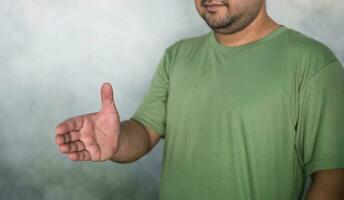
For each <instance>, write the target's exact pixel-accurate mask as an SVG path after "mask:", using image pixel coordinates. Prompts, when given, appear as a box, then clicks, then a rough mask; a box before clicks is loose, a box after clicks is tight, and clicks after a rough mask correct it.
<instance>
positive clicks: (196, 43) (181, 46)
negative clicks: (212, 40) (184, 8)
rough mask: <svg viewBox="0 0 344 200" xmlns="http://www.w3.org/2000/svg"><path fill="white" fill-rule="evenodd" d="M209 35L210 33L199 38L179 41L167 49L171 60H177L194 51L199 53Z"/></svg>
mask: <svg viewBox="0 0 344 200" xmlns="http://www.w3.org/2000/svg"><path fill="white" fill-rule="evenodd" d="M208 35H209V33H206V34H202V35H199V36H193V37H186V38H182V39H179V40H177V41H176V42H174V43H173V44H172V45H170V46H168V47H167V48H166V53H167V54H168V55H169V57H171V58H175V57H177V56H179V55H187V54H190V53H192V52H193V51H197V50H198V49H200V47H201V46H202V45H204V44H205V42H206V40H207V38H208Z"/></svg>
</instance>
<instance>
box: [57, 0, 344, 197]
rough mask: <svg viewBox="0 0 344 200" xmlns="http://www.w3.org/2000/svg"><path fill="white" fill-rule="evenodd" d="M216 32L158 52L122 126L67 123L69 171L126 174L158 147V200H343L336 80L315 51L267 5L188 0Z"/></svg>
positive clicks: (60, 134) (341, 113)
mask: <svg viewBox="0 0 344 200" xmlns="http://www.w3.org/2000/svg"><path fill="white" fill-rule="evenodd" d="M195 5H196V7H197V11H198V12H199V14H200V15H201V17H202V18H203V19H204V20H205V21H206V23H207V24H208V25H209V27H210V28H211V29H212V30H213V31H211V32H209V33H208V34H206V35H202V36H198V37H193V38H186V39H183V40H180V41H178V42H176V43H175V44H173V45H171V46H170V47H169V48H167V49H166V51H165V54H164V57H163V58H162V60H161V62H160V64H159V66H158V67H157V71H156V73H155V75H154V77H153V80H152V82H151V86H150V88H149V91H148V93H147V94H146V96H145V97H144V100H143V102H142V103H141V105H140V107H139V108H138V110H137V111H136V113H135V114H134V115H133V116H132V117H131V119H129V120H126V121H122V122H120V119H119V114H118V113H117V110H116V107H115V105H114V101H113V94H112V87H111V85H110V84H109V83H105V84H104V85H103V86H102V88H101V99H102V107H101V110H100V112H97V113H93V114H87V115H83V116H78V117H73V118H71V119H68V120H66V121H64V122H62V123H61V124H59V125H58V126H57V128H56V134H57V135H56V143H57V144H58V145H59V149H60V151H61V152H63V153H66V154H67V155H68V157H69V158H70V159H71V160H79V161H80V160H90V161H106V160H112V161H115V162H118V163H125V162H133V161H135V160H137V159H139V158H141V157H142V156H144V155H145V154H146V153H148V152H149V151H150V150H151V149H152V148H153V147H154V146H155V145H156V144H157V142H158V141H159V140H160V138H164V139H165V146H164V154H163V171H162V177H161V188H160V199H161V200H181V199H183V200H184V199H185V200H194V199H195V200H203V199H204V200H210V199H212V200H213V199H214V200H217V199H219V200H222V199H235V200H237V199H264V200H267V199H273V200H284V199H288V200H292V199H300V198H301V196H302V192H303V188H304V183H305V179H306V178H307V176H311V178H312V184H311V186H310V189H309V191H308V193H307V197H306V199H308V200H325V199H326V200H332V199H333V200H334V199H344V192H343V191H344V170H343V168H344V154H342V152H341V146H342V145H343V144H344V70H343V68H342V66H341V64H340V63H339V61H338V59H337V58H336V57H335V55H334V54H333V53H332V52H331V51H330V50H329V49H328V48H327V47H326V46H325V45H323V44H322V43H320V42H318V41H315V40H313V39H311V38H309V37H307V36H305V35H303V34H301V33H299V32H297V31H294V30H292V29H290V28H287V27H286V26H283V25H279V24H277V23H276V22H274V21H273V20H272V19H271V18H270V17H269V16H268V14H267V13H266V8H265V1H264V0H195Z"/></svg>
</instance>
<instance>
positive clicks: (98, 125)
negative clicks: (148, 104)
mask: <svg viewBox="0 0 344 200" xmlns="http://www.w3.org/2000/svg"><path fill="white" fill-rule="evenodd" d="M101 101H102V106H101V110H100V111H99V112H97V113H90V114H86V115H81V116H77V117H72V118H70V119H67V120H65V121H64V122H62V123H60V124H59V125H58V126H57V127H56V138H55V142H56V144H57V145H58V146H59V150H60V151H61V152H62V153H65V154H67V155H68V157H69V158H70V159H71V160H75V161H78V160H90V161H105V160H109V159H110V158H111V157H112V156H113V155H114V154H115V153H116V152H117V151H118V144H119V134H120V119H119V114H118V112H117V109H116V106H115V103H114V100H113V91H112V86H111V84H110V83H104V84H103V86H102V88H101Z"/></svg>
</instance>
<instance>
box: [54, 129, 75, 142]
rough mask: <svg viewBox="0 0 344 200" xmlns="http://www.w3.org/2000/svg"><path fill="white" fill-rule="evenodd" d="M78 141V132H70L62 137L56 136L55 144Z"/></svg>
mask: <svg viewBox="0 0 344 200" xmlns="http://www.w3.org/2000/svg"><path fill="white" fill-rule="evenodd" d="M79 139H80V132H78V131H72V132H71V133H65V134H62V135H56V138H55V143H56V144H57V145H62V144H67V143H70V142H74V141H77V140H79Z"/></svg>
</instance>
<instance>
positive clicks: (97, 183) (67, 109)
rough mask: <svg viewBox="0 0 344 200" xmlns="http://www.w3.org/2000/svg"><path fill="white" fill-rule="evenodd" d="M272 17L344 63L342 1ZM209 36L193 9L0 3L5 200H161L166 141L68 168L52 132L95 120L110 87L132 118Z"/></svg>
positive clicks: (280, 9) (273, 3)
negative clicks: (127, 159) (181, 47)
mask: <svg viewBox="0 0 344 200" xmlns="http://www.w3.org/2000/svg"><path fill="white" fill-rule="evenodd" d="M268 10H269V12H270V14H271V15H272V16H273V18H274V19H275V20H277V21H278V22H279V23H281V24H284V25H287V26H289V27H291V28H294V29H297V30H299V31H301V32H303V33H305V34H308V35H310V36H312V37H314V38H316V39H318V40H320V41H322V42H323V43H325V44H327V45H328V46H329V47H330V48H331V49H332V50H333V51H334V52H335V53H336V55H337V56H338V57H339V58H340V60H341V61H342V63H343V61H344V48H343V44H344V23H343V18H344V12H342V11H343V10H344V3H343V2H342V1H340V0H319V1H312V0H302V1H298V0H290V1H284V0H268ZM207 31H209V29H208V27H207V26H206V24H205V23H204V22H203V20H202V19H201V18H200V17H199V16H198V14H197V12H196V10H195V8H194V2H193V1H191V0H190V1H185V0H174V1H161V0H150V1H144V0H126V1H110V0H102V1H96V0H59V1H56V0H0V95H1V98H0V199H85V200H87V199H118V200H119V199H127V200H129V199H147V200H154V199H158V187H159V178H160V172H161V170H160V167H161V157H162V147H163V141H161V142H160V143H159V144H158V145H157V147H156V148H155V149H154V150H153V151H152V152H151V153H150V154H148V155H147V156H145V157H143V158H142V159H140V160H139V161H137V162H135V163H131V164H117V163H112V162H105V163H90V162H72V161H70V160H68V159H67V158H66V157H64V156H63V155H61V154H60V153H59V152H58V149H57V147H56V145H55V143H54V137H55V133H54V128H55V126H56V124H57V123H58V122H60V121H62V120H64V119H66V118H68V117H71V116H74V115H79V114H85V113H89V112H94V111H97V110H98V109H99V106H100V97H99V88H100V86H101V84H102V83H103V82H104V81H110V82H111V83H112V84H113V87H114V92H115V99H116V105H117V108H118V110H119V112H120V117H121V119H122V120H124V119H127V118H128V117H129V116H130V115H131V114H133V112H134V111H135V110H136V108H137V106H138V105H139V103H140V102H141V100H142V97H143V95H144V94H145V92H146V91H147V88H148V86H149V82H150V80H151V77H152V76H153V73H154V71H155V67H156V65H157V63H158V61H159V59H160V57H161V56H162V53H163V50H164V49H165V48H166V47H167V46H168V45H170V44H172V43H173V42H174V41H176V40H178V39H180V38H183V37H191V36H196V35H200V34H203V33H206V32H207Z"/></svg>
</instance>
